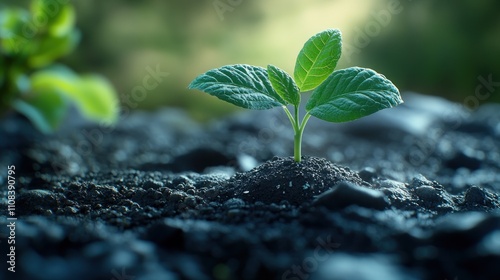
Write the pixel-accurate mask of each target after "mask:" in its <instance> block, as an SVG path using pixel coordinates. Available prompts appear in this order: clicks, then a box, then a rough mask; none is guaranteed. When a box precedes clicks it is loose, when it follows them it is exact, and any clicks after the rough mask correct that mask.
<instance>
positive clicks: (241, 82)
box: [189, 64, 286, 110]
mask: <svg viewBox="0 0 500 280" xmlns="http://www.w3.org/2000/svg"><path fill="white" fill-rule="evenodd" d="M189 88H190V89H198V90H201V91H204V92H206V93H208V94H210V95H213V96H215V97H217V98H219V99H221V100H224V101H226V102H229V103H231V104H234V105H236V106H239V107H243V108H246V109H254V110H265V109H270V108H273V107H277V106H283V105H286V102H285V101H284V100H283V99H282V98H281V97H280V96H279V95H278V93H276V91H275V90H274V89H273V87H272V85H271V82H270V81H269V78H268V77H267V71H266V69H264V68H262V67H257V66H251V65H246V64H236V65H226V66H223V67H221V68H217V69H212V70H210V71H208V72H206V73H205V74H202V75H200V76H198V77H196V79H194V80H193V81H192V82H191V84H190V85H189Z"/></svg>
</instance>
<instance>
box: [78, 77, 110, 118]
mask: <svg viewBox="0 0 500 280" xmlns="http://www.w3.org/2000/svg"><path fill="white" fill-rule="evenodd" d="M75 97H76V98H75V101H77V105H79V107H80V110H81V111H82V113H83V114H84V115H85V116H86V117H87V118H89V119H93V120H96V121H102V122H104V123H107V124H112V123H114V122H115V121H116V120H117V119H118V113H119V104H118V100H117V94H116V92H115V90H114V88H113V86H112V85H111V84H110V83H109V82H108V80H106V79H105V78H103V77H101V76H99V75H86V76H82V77H81V78H80V95H79V96H75Z"/></svg>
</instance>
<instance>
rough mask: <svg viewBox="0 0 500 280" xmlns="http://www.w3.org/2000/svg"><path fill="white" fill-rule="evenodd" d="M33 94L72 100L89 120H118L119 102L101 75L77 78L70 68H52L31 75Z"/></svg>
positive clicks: (108, 121)
mask: <svg viewBox="0 0 500 280" xmlns="http://www.w3.org/2000/svg"><path fill="white" fill-rule="evenodd" d="M31 90H32V92H33V94H39V93H43V92H58V93H59V94H61V95H63V96H65V97H67V98H68V100H70V101H73V102H74V103H75V105H76V106H77V107H78V109H79V110H80V112H82V114H83V115H84V116H85V117H87V118H89V119H91V120H95V121H97V120H100V121H104V122H106V123H112V122H114V121H115V120H116V119H117V118H118V113H119V110H118V106H117V103H118V100H117V95H116V93H115V91H114V89H113V87H112V86H111V85H110V84H109V83H108V82H107V81H106V80H105V79H103V78H101V77H100V76H83V77H80V76H77V75H75V74H74V73H73V72H72V71H70V70H69V69H66V68H63V67H58V68H56V67H54V68H52V69H48V70H43V71H39V72H37V73H35V74H33V75H32V76H31Z"/></svg>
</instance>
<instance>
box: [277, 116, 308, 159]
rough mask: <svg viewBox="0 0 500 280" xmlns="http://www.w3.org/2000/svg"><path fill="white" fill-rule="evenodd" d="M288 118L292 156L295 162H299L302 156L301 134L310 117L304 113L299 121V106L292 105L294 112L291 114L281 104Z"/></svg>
mask: <svg viewBox="0 0 500 280" xmlns="http://www.w3.org/2000/svg"><path fill="white" fill-rule="evenodd" d="M283 110H285V113H286V115H287V116H288V119H289V120H290V123H291V124H292V127H293V133H294V136H293V158H294V160H295V161H296V162H300V160H301V158H302V134H304V129H305V127H306V124H307V121H308V120H309V118H310V117H311V115H310V114H309V113H306V115H305V116H304V118H303V119H302V122H300V121H299V106H294V113H295V115H292V113H291V112H290V110H288V108H287V107H286V106H283Z"/></svg>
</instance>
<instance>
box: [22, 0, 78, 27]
mask: <svg viewBox="0 0 500 280" xmlns="http://www.w3.org/2000/svg"><path fill="white" fill-rule="evenodd" d="M66 2H68V1H66ZM68 3H69V2H68ZM68 3H63V1H55V0H33V1H32V2H31V9H30V10H31V13H32V14H33V17H34V18H39V19H44V21H43V24H39V25H38V26H37V28H39V30H40V31H45V30H48V31H49V33H50V35H52V36H63V35H65V34H67V33H68V32H70V31H71V30H72V29H73V27H74V25H75V18H76V17H75V11H74V8H73V6H71V5H70V4H68Z"/></svg>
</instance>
